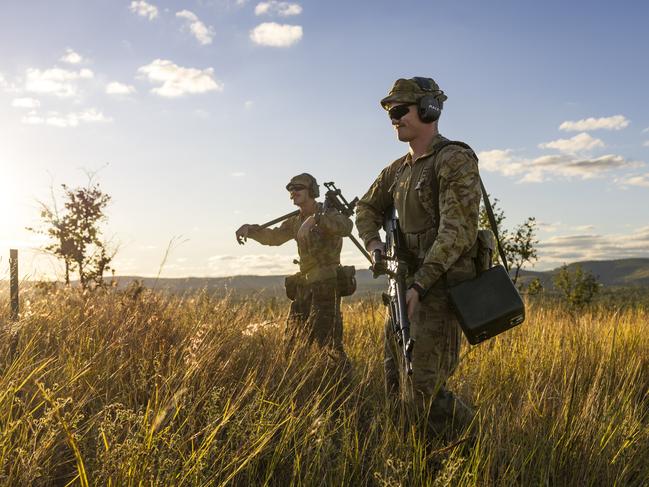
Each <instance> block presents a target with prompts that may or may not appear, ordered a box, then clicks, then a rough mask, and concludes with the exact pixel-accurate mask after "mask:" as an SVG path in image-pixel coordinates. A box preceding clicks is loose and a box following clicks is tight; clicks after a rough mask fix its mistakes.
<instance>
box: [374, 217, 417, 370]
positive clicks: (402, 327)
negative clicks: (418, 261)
mask: <svg viewBox="0 0 649 487" xmlns="http://www.w3.org/2000/svg"><path fill="white" fill-rule="evenodd" d="M383 229H384V230H385V248H386V256H385V257H384V256H383V255H382V254H381V251H380V250H378V249H377V250H375V251H374V252H373V257H374V265H373V266H372V271H373V273H374V278H376V277H378V276H379V275H381V274H387V276H388V282H389V284H388V291H387V293H383V302H384V304H385V305H386V306H388V309H389V311H390V321H391V323H392V331H393V332H394V334H395V336H396V338H397V342H398V343H399V346H400V347H401V350H402V352H403V358H404V360H405V367H406V373H407V374H408V375H411V374H412V349H413V347H414V345H415V341H414V340H413V339H412V338H411V337H410V320H409V319H408V305H407V304H406V292H407V290H408V288H407V286H406V275H407V274H408V263H407V261H408V258H409V256H408V255H407V253H408V252H407V250H406V247H405V245H404V242H403V234H402V233H401V228H400V227H399V213H398V212H397V209H396V208H392V210H391V211H390V212H388V213H386V215H385V220H384V223H383Z"/></svg>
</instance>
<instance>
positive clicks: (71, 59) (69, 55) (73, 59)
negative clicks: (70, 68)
mask: <svg viewBox="0 0 649 487" xmlns="http://www.w3.org/2000/svg"><path fill="white" fill-rule="evenodd" d="M60 60H61V61H63V62H64V63H68V64H80V63H81V62H83V58H82V57H81V55H80V54H78V53H76V52H75V51H74V50H72V49H66V50H65V54H64V55H63V56H62V57H61V59H60Z"/></svg>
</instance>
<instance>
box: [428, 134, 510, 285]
mask: <svg viewBox="0 0 649 487" xmlns="http://www.w3.org/2000/svg"><path fill="white" fill-rule="evenodd" d="M449 145H459V146H460V147H463V148H465V149H468V150H470V151H471V153H472V154H473V157H475V158H476V160H477V159H478V156H477V155H476V154H475V152H473V149H471V147H470V146H469V145H468V144H465V143H464V142H460V141H455V140H445V141H444V142H441V143H439V144H437V145H436V146H435V149H434V152H433V157H434V159H437V156H438V155H439V153H440V152H441V151H442V149H444V148H445V147H448V146H449ZM433 170H434V171H435V162H433ZM478 177H479V178H480V189H481V190H482V199H483V201H484V206H485V209H486V210H487V217H488V218H489V225H490V226H491V231H492V232H493V233H494V236H495V237H496V242H497V244H498V254H499V255H500V260H501V262H502V264H503V266H504V267H505V269H506V270H507V272H508V273H509V265H508V264H507V257H506V256H505V250H504V249H503V246H502V245H501V244H500V237H499V235H498V225H496V218H495V216H494V212H493V209H492V208H491V202H490V201H489V195H488V194H487V190H486V189H485V187H484V183H483V182H482V177H480V176H479V175H478ZM432 184H433V190H434V192H435V194H436V195H437V197H438V200H439V181H438V180H437V172H436V171H435V174H434V177H433V178H432ZM435 222H436V224H437V225H438V226H439V204H437V205H435Z"/></svg>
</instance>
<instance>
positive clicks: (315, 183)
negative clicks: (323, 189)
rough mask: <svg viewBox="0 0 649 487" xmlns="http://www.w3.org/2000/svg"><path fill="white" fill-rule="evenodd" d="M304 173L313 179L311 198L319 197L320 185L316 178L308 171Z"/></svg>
mask: <svg viewBox="0 0 649 487" xmlns="http://www.w3.org/2000/svg"><path fill="white" fill-rule="evenodd" d="M302 175H303V176H306V177H307V178H309V179H310V180H311V184H309V196H311V198H317V197H318V196H320V186H319V185H318V181H316V178H314V177H313V176H311V175H310V174H309V173H308V172H305V173H303V174H302Z"/></svg>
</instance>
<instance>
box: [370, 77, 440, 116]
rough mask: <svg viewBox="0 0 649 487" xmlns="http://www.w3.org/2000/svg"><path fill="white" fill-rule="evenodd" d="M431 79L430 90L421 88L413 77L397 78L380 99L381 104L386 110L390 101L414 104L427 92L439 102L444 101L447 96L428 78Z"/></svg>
mask: <svg viewBox="0 0 649 487" xmlns="http://www.w3.org/2000/svg"><path fill="white" fill-rule="evenodd" d="M428 79H430V81H431V87H430V90H424V89H422V88H421V87H420V86H419V84H418V83H417V82H416V81H415V80H414V79H404V78H399V79H398V80H396V81H395V82H394V85H392V89H391V90H390V93H388V96H386V97H385V98H383V99H382V100H381V106H382V107H383V109H385V110H387V109H388V107H389V104H390V103H412V104H416V103H418V102H419V100H420V99H421V98H422V97H423V96H425V95H428V94H432V95H433V96H434V97H435V98H436V99H437V101H439V102H440V103H443V102H445V101H446V100H447V99H448V97H447V96H446V95H445V94H444V92H443V91H442V90H440V89H439V85H438V84H437V83H436V82H435V80H433V79H431V78H428Z"/></svg>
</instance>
